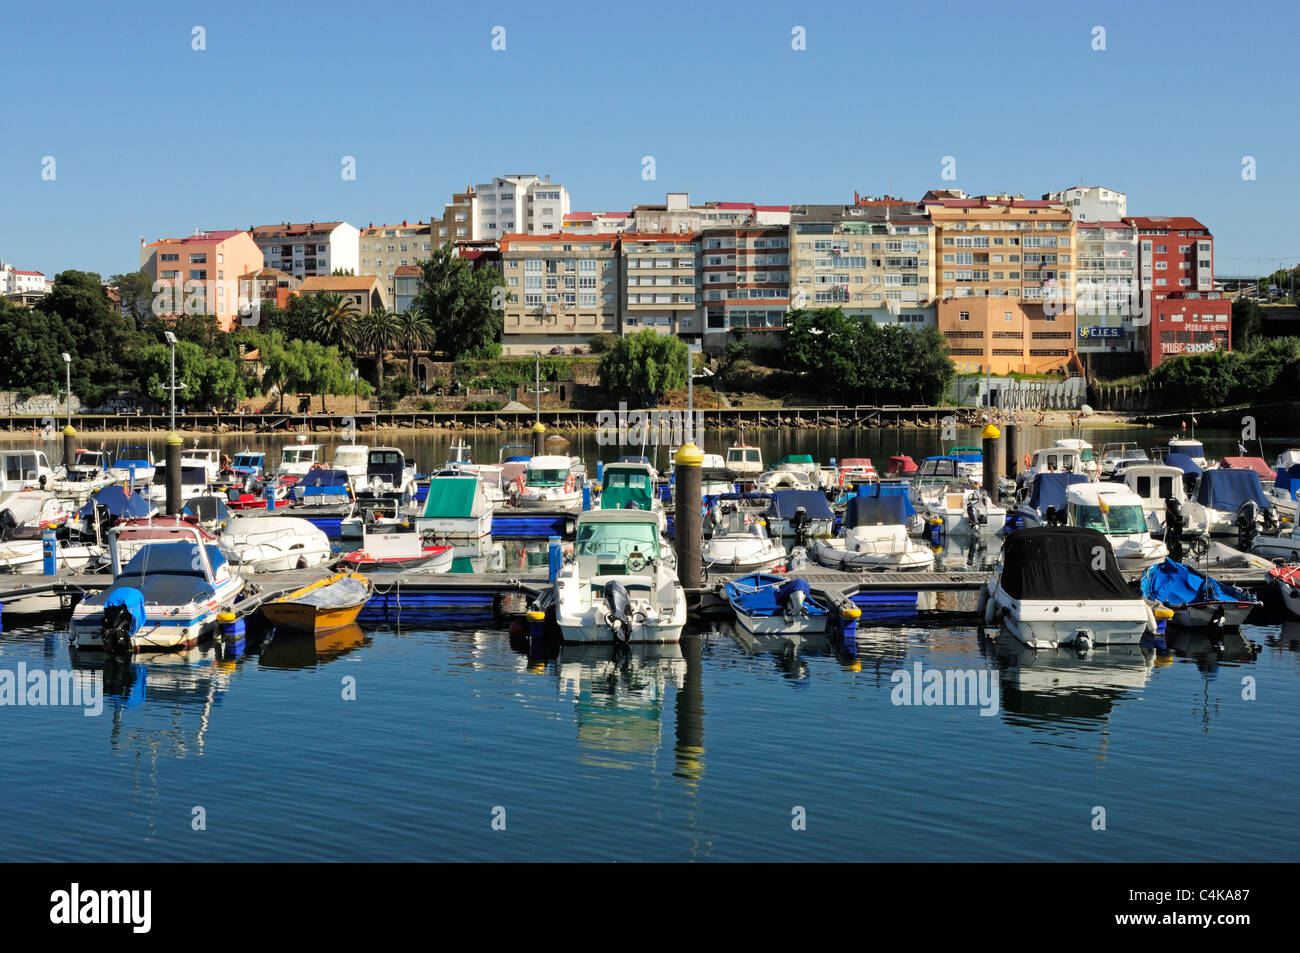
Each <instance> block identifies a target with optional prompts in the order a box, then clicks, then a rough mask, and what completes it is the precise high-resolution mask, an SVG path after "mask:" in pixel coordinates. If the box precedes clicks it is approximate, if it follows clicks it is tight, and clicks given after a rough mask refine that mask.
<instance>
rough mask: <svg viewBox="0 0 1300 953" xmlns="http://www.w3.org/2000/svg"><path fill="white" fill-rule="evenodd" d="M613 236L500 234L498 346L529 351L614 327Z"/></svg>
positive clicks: (616, 293) (577, 341)
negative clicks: (503, 298) (502, 292)
mask: <svg viewBox="0 0 1300 953" xmlns="http://www.w3.org/2000/svg"><path fill="white" fill-rule="evenodd" d="M618 242H619V236H618V235H616V234H613V233H606V234H600V235H571V234H568V233H565V232H561V233H557V234H555V235H522V234H512V235H504V236H502V238H501V246H500V255H501V270H502V275H503V276H504V280H505V284H506V290H507V292H508V294H509V298H508V300H507V302H506V310H505V321H504V329H503V332H502V349H503V351H504V352H505V353H507V354H530V353H532V352H533V351H535V350H542V351H545V350H548V349H550V348H551V347H552V346H554V345H556V344H559V345H561V346H564V347H571V346H573V345H579V344H584V345H585V344H587V343H588V342H589V341H590V340H591V336H592V335H593V334H598V333H610V334H613V333H617V332H618V329H619V294H620V291H619V284H620V274H619V259H618Z"/></svg>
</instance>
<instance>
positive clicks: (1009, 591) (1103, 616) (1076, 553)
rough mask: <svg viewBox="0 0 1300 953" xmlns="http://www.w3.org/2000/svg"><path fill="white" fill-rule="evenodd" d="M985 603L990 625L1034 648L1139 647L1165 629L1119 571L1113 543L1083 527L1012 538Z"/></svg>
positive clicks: (1043, 529) (1037, 530) (984, 593)
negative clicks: (1146, 637) (1112, 546)
mask: <svg viewBox="0 0 1300 953" xmlns="http://www.w3.org/2000/svg"><path fill="white" fill-rule="evenodd" d="M979 600H980V601H979V609H980V612H981V613H982V614H983V616H984V624H985V625H988V626H996V625H1000V626H1001V627H1002V628H1003V629H1005V630H1006V631H1007V632H1008V633H1009V634H1010V635H1012V636H1013V637H1014V638H1016V639H1018V640H1020V641H1021V642H1023V643H1024V644H1025V645H1027V646H1029V647H1030V648H1056V647H1058V646H1061V645H1073V646H1075V647H1076V648H1079V649H1088V648H1091V647H1092V646H1102V645H1133V644H1137V643H1139V642H1141V641H1142V639H1143V637H1144V636H1147V635H1150V636H1151V637H1153V638H1154V637H1155V636H1156V635H1157V634H1158V633H1159V631H1160V630H1159V628H1158V626H1157V622H1156V617H1155V613H1154V612H1153V611H1152V608H1151V606H1149V605H1148V604H1147V602H1146V600H1144V599H1143V598H1142V597H1141V596H1139V595H1136V594H1135V593H1134V592H1133V591H1132V590H1131V589H1130V588H1129V586H1128V583H1127V582H1126V581H1125V579H1124V576H1123V574H1122V573H1121V572H1120V568H1119V563H1118V562H1116V560H1115V553H1114V551H1113V550H1112V549H1111V545H1110V540H1109V539H1107V537H1106V536H1105V535H1104V534H1102V533H1099V532H1097V531H1096V530H1093V529H1084V528H1081V527H1077V526H1038V527H1032V528H1030V529H1025V530H1019V531H1017V532H1015V533H1012V534H1011V535H1009V536H1008V537H1007V538H1006V540H1005V541H1004V542H1003V544H1002V552H1001V554H1000V555H999V556H998V560H997V563H996V564H995V565H994V567H993V571H992V572H991V573H990V574H989V578H988V580H987V581H986V582H985V583H984V586H983V587H981V589H980V596H979ZM1162 611H1163V612H1167V611H1168V610H1162Z"/></svg>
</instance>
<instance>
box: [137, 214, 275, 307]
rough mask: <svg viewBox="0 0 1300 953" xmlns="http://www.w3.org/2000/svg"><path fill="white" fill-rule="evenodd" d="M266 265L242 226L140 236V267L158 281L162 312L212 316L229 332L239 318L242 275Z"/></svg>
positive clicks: (157, 301)
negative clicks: (150, 239)
mask: <svg viewBox="0 0 1300 953" xmlns="http://www.w3.org/2000/svg"><path fill="white" fill-rule="evenodd" d="M261 268H262V250H261V249H260V248H259V247H258V245H257V242H255V241H254V240H253V236H252V235H251V234H250V233H249V232H245V231H240V230H237V229H224V230H218V231H207V232H204V231H198V230H196V231H195V233H194V234H193V235H190V236H187V237H185V238H160V239H158V240H157V241H156V242H152V243H148V244H146V243H145V241H144V239H141V240H140V270H141V271H143V272H145V273H146V274H147V275H149V277H150V279H151V280H152V281H153V282H154V283H155V284H154V288H155V291H156V294H155V297H154V307H155V309H156V311H157V313H158V314H160V315H162V314H168V315H175V314H211V315H214V316H215V317H216V319H217V323H218V325H219V326H220V327H221V328H222V329H223V330H226V331H229V330H230V329H231V328H233V327H234V326H235V323H236V321H237V320H238V317H239V311H240V300H239V277H240V276H241V275H246V274H248V273H249V272H252V271H258V270H259V269H261ZM160 285H161V287H160ZM245 300H247V299H245Z"/></svg>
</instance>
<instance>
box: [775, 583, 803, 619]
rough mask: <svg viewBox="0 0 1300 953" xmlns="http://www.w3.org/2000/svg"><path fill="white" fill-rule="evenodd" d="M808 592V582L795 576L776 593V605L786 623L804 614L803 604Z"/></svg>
mask: <svg viewBox="0 0 1300 953" xmlns="http://www.w3.org/2000/svg"><path fill="white" fill-rule="evenodd" d="M810 591H811V587H810V586H809V585H808V580H807V579H800V578H798V577H797V576H796V577H795V578H794V579H791V580H790V581H789V582H787V583H786V584H785V585H783V586H782V587H781V588H780V589H778V590H777V591H776V594H775V595H776V604H777V605H779V606H780V607H781V609H782V611H783V612H784V613H785V620H786V621H787V622H793V621H794V620H795V619H797V618H799V617H800V616H802V615H803V614H804V607H803V604H804V601H805V600H806V599H807V598H808V593H809V592H810Z"/></svg>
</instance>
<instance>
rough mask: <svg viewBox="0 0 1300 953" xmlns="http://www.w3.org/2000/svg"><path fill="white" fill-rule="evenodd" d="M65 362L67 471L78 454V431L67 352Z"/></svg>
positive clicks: (64, 459) (64, 464)
mask: <svg viewBox="0 0 1300 953" xmlns="http://www.w3.org/2000/svg"><path fill="white" fill-rule="evenodd" d="M63 364H64V367H65V368H67V374H68V424H67V426H66V427H64V428H63V471H64V473H67V471H68V467H70V466H72V460H73V457H74V456H75V454H76V446H77V431H75V430H73V429H72V357H71V356H70V355H69V354H67V353H66V352H65V353H64V355H63Z"/></svg>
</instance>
